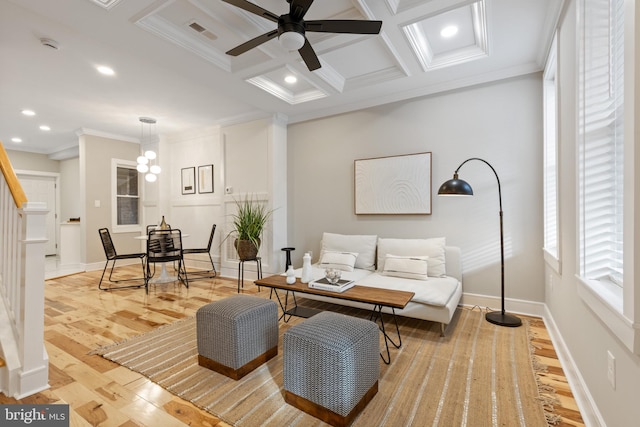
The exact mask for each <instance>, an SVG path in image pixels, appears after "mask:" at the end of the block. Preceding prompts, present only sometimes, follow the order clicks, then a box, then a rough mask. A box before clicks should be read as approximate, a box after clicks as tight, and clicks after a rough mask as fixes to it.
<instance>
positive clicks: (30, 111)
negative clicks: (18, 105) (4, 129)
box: [22, 110, 36, 116]
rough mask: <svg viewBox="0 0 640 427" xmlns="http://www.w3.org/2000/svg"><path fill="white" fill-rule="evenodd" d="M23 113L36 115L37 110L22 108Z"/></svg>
mask: <svg viewBox="0 0 640 427" xmlns="http://www.w3.org/2000/svg"><path fill="white" fill-rule="evenodd" d="M22 114H24V115H25V116H35V115H36V112H35V111H33V110H22Z"/></svg>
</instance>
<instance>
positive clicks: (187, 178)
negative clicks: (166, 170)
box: [181, 166, 196, 194]
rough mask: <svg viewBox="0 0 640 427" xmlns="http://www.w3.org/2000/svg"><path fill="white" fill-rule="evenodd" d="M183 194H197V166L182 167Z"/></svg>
mask: <svg viewBox="0 0 640 427" xmlns="http://www.w3.org/2000/svg"><path fill="white" fill-rule="evenodd" d="M181 182H182V194H195V192H196V168H195V166H193V167H190V168H182V181H181Z"/></svg>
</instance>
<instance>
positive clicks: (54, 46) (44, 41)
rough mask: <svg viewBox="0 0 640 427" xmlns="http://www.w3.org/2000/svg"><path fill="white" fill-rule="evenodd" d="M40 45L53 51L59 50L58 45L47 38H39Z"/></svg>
mask: <svg viewBox="0 0 640 427" xmlns="http://www.w3.org/2000/svg"><path fill="white" fill-rule="evenodd" d="M40 44H42V46H45V47H48V48H51V49H54V50H58V49H59V48H60V44H59V43H58V42H57V41H55V40H53V39H48V38H45V37H43V38H41V39H40Z"/></svg>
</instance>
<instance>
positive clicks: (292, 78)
mask: <svg viewBox="0 0 640 427" xmlns="http://www.w3.org/2000/svg"><path fill="white" fill-rule="evenodd" d="M284 81H285V82H287V83H289V84H291V85H292V84H294V83H295V82H297V81H298V78H297V77H296V76H294V75H292V74H289V75H288V76H286V77H285V78H284Z"/></svg>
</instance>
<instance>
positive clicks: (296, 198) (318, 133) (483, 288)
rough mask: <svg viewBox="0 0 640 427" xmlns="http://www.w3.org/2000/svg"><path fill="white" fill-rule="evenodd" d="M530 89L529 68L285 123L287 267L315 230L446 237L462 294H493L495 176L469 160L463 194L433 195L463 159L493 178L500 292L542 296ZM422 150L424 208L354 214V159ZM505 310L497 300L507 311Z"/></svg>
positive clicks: (533, 86)
mask: <svg viewBox="0 0 640 427" xmlns="http://www.w3.org/2000/svg"><path fill="white" fill-rule="evenodd" d="M541 102H542V86H541V75H540V74H533V75H527V76H524V77H520V78H515V79H510V80H506V81H501V82H497V83H493V84H488V85H482V86H477V87H472V88H468V89H463V90H458V91H453V92H448V93H443V94H440V95H435V96H429V97H423V98H418V99H414V100H410V101H404V102H399V103H395V104H389V105H384V106H380V107H375V108H369V109H366V110H360V111H355V112H352V113H346V114H340V115H337V116H333V117H328V118H323V119H318V120H312V121H308V122H303V123H297V124H293V125H290V126H289V129H288V151H289V165H288V168H289V181H288V182H289V215H290V222H289V233H290V239H289V240H290V242H289V244H290V245H291V246H294V247H296V251H295V252H294V253H293V258H294V264H297V265H300V264H301V257H302V254H303V252H304V251H307V250H312V251H313V253H314V260H315V258H317V256H318V255H319V249H320V239H321V236H322V232H324V231H328V232H335V233H345V234H349V233H350V234H377V235H379V236H381V237H403V238H410V237H437V236H446V238H447V242H448V244H451V245H455V246H460V247H461V248H462V257H463V266H464V285H463V287H464V292H465V293H471V294H483V295H493V296H499V295H500V247H499V215H498V211H499V207H498V190H497V181H496V178H495V176H494V174H493V172H492V171H491V169H490V168H488V167H487V166H486V165H484V164H483V163H481V162H477V161H475V162H469V163H467V164H466V165H465V166H464V167H463V168H462V169H461V171H460V178H462V179H465V180H467V181H468V182H469V183H470V184H471V185H472V187H473V189H474V193H475V196H474V197H473V198H442V197H438V196H437V191H438V187H439V186H440V184H441V183H443V182H444V181H446V180H447V179H450V178H451V177H452V175H453V172H454V170H455V169H456V168H457V167H458V165H460V163H462V162H463V161H464V160H466V159H467V158H470V157H481V158H483V159H485V160H487V161H488V162H489V163H491V164H492V165H493V167H494V168H495V169H496V170H497V172H498V175H499V177H500V180H501V183H502V197H503V210H504V232H505V259H506V261H505V263H506V288H507V291H506V296H507V297H508V298H515V299H523V300H528V301H543V300H544V277H543V262H542V256H541V248H542V175H541V169H542V164H541V161H542V104H541ZM425 151H430V152H432V161H433V164H432V185H431V189H432V193H431V194H432V201H433V203H432V215H388V216H384V215H355V214H354V202H353V197H354V179H353V163H354V160H355V159H360V158H371V157H381V156H390V155H400V154H410V153H417V152H425ZM508 307H509V305H508V304H507V308H508Z"/></svg>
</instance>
